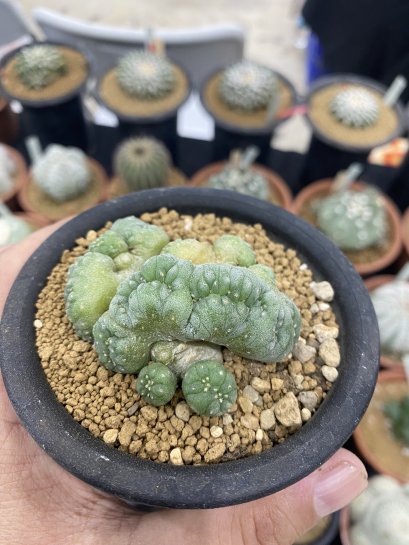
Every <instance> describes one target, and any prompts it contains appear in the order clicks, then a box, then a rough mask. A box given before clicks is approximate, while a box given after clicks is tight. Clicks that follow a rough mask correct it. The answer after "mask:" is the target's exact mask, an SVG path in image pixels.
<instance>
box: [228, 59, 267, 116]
mask: <svg viewBox="0 0 409 545" xmlns="http://www.w3.org/2000/svg"><path fill="white" fill-rule="evenodd" d="M277 92H278V86H277V76H276V75H275V73H274V72H273V70H271V69H270V68H267V67H266V66H262V65H260V64H257V63H255V62H252V61H248V60H244V61H240V62H237V63H235V64H233V65H232V66H230V67H229V68H227V69H226V70H225V71H224V72H223V74H222V77H221V80H220V85H219V94H220V97H221V99H222V100H223V102H225V104H227V105H228V106H229V107H230V108H232V109H233V110H242V111H245V112H255V111H257V110H260V109H262V108H267V107H268V105H269V104H270V102H271V101H272V99H273V97H274V95H276V94H277Z"/></svg>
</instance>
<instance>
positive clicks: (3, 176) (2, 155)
mask: <svg viewBox="0 0 409 545" xmlns="http://www.w3.org/2000/svg"><path fill="white" fill-rule="evenodd" d="M15 173H16V165H15V163H14V161H13V159H12V158H11V157H10V155H9V154H8V152H7V149H6V148H5V146H2V145H1V144H0V195H1V194H2V193H7V192H8V191H10V189H11V188H12V187H13V185H14V181H13V176H14V174H15Z"/></svg>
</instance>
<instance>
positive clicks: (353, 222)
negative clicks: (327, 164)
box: [317, 188, 387, 250]
mask: <svg viewBox="0 0 409 545" xmlns="http://www.w3.org/2000/svg"><path fill="white" fill-rule="evenodd" d="M317 221H318V226H319V228H320V229H321V230H322V231H323V232H324V233H325V234H326V235H327V236H328V237H329V238H330V239H331V240H332V241H333V242H334V243H335V244H336V245H337V246H339V247H340V248H341V249H342V250H363V249H365V248H369V247H371V246H376V245H378V244H380V243H382V241H383V240H384V238H385V235H386V231H387V221H386V213H385V207H384V205H383V202H382V197H381V195H380V193H379V192H378V191H377V190H375V189H373V188H368V189H365V190H363V191H352V190H346V191H338V192H335V193H333V194H332V195H330V196H328V197H325V198H324V199H322V200H320V201H319V202H318V203H317Z"/></svg>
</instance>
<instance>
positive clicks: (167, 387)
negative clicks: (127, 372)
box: [136, 362, 177, 407]
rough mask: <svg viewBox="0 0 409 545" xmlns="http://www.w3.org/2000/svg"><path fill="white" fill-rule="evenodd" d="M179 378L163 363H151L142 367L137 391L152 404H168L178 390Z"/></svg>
mask: <svg viewBox="0 0 409 545" xmlns="http://www.w3.org/2000/svg"><path fill="white" fill-rule="evenodd" d="M176 385H177V378H176V375H175V374H174V373H172V371H171V370H170V369H169V368H168V367H166V365H163V363H157V362H156V363H151V364H150V365H148V366H147V367H144V368H143V369H141V372H140V373H139V376H138V380H137V383H136V391H137V392H138V394H140V396H141V397H142V398H143V399H144V400H145V401H146V402H147V403H149V404H150V405H155V406H157V407H158V406H160V405H166V403H169V401H170V400H171V399H172V397H173V396H174V395H175V392H176Z"/></svg>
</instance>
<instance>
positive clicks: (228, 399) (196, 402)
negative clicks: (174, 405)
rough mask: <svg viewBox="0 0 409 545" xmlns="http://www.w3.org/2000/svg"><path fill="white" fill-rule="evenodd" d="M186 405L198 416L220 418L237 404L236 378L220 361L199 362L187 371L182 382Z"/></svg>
mask: <svg viewBox="0 0 409 545" xmlns="http://www.w3.org/2000/svg"><path fill="white" fill-rule="evenodd" d="M182 390H183V395H184V396H185V399H186V403H187V404H188V405H189V406H190V407H191V408H192V409H193V410H194V411H195V412H196V413H198V414H200V415H206V416H218V415H221V414H223V413H225V412H226V411H227V410H228V409H229V407H231V406H232V405H233V403H235V401H236V398H237V385H236V381H235V379H234V376H233V375H232V373H230V371H228V369H226V368H225V367H224V365H223V364H222V363H220V362H218V361H214V360H205V361H198V362H196V363H194V364H193V365H191V366H190V367H189V369H188V370H187V371H186V373H185V376H184V378H183V381H182Z"/></svg>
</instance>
